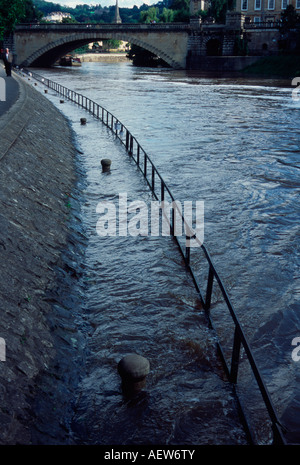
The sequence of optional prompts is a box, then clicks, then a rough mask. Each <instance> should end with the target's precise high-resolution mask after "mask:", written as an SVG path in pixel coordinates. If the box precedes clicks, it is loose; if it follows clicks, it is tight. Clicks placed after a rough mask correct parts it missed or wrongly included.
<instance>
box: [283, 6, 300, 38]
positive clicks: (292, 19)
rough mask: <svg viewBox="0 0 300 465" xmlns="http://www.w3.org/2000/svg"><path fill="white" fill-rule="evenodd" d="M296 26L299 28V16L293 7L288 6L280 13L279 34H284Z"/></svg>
mask: <svg viewBox="0 0 300 465" xmlns="http://www.w3.org/2000/svg"><path fill="white" fill-rule="evenodd" d="M297 26H300V15H299V14H298V13H297V11H296V10H295V8H294V7H293V5H288V6H287V7H286V9H285V10H284V11H283V12H282V13H281V27H280V32H281V33H283V34H284V33H286V32H289V31H290V30H291V29H294V28H296V27H297Z"/></svg>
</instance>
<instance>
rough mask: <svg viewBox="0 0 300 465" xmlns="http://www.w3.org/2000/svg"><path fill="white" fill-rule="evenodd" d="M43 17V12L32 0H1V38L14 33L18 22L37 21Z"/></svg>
mask: <svg viewBox="0 0 300 465" xmlns="http://www.w3.org/2000/svg"><path fill="white" fill-rule="evenodd" d="M41 17H42V13H41V12H40V11H39V10H38V9H37V7H36V6H35V5H34V4H33V2H32V0H0V39H1V40H3V36H4V35H5V34H10V33H12V32H13V30H14V28H15V26H16V24H18V23H20V22H26V23H27V22H28V23H32V22H36V21H39V20H40V19H41Z"/></svg>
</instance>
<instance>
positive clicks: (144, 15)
mask: <svg viewBox="0 0 300 465" xmlns="http://www.w3.org/2000/svg"><path fill="white" fill-rule="evenodd" d="M158 15H159V8H156V7H154V6H152V7H150V8H148V10H146V11H141V13H140V19H141V23H147V24H149V23H153V22H154V21H155V22H156V23H157V22H158V21H159V19H158Z"/></svg>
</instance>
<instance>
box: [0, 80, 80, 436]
mask: <svg viewBox="0 0 300 465" xmlns="http://www.w3.org/2000/svg"><path fill="white" fill-rule="evenodd" d="M16 79H17V80H18V81H19V87H20V95H19V98H18V100H17V101H16V102H15V103H14V104H13V105H12V107H11V109H10V110H9V111H8V112H6V113H5V114H4V115H2V116H1V118H0V137H1V148H0V186H1V189H0V251H1V260H0V276H1V280H0V302H1V304H0V305H1V319H0V338H2V339H4V341H5V347H6V357H5V358H6V359H5V361H3V360H2V361H0V393H1V404H0V424H1V427H0V444H2V445H3V444H5V445H11V444H12V445H14V444H30V443H31V433H30V425H31V424H32V420H33V419H32V411H31V403H32V401H33V400H34V398H35V393H36V390H37V385H36V383H37V382H36V379H37V377H38V376H39V374H40V373H41V372H42V371H43V370H45V369H47V367H48V365H49V363H51V360H53V357H55V352H56V348H55V343H54V339H53V336H52V334H51V331H50V328H49V323H48V317H49V313H50V312H51V303H50V302H49V301H47V292H48V291H51V289H53V288H54V287H55V285H56V284H55V283H56V278H57V277H56V271H55V268H56V267H57V266H60V264H61V261H62V256H61V254H62V251H63V250H64V248H65V247H66V244H67V237H68V221H69V213H70V206H69V200H70V193H71V192H72V188H73V186H74V184H75V180H76V173H75V161H74V158H75V157H74V155H75V151H76V149H75V147H74V144H73V135H72V131H71V129H70V127H69V125H68V122H67V121H66V120H65V118H64V117H63V116H62V115H61V113H60V112H59V111H58V110H57V109H56V108H55V107H54V106H53V105H52V104H51V103H50V102H49V101H48V100H47V99H46V98H45V97H44V96H43V95H41V94H40V93H39V92H38V91H36V90H35V89H34V88H33V87H31V86H30V85H28V84H27V83H26V82H23V81H22V80H21V79H20V78H19V77H16ZM0 104H1V102H0Z"/></svg>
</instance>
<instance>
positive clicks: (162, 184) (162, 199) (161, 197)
mask: <svg viewBox="0 0 300 465" xmlns="http://www.w3.org/2000/svg"><path fill="white" fill-rule="evenodd" d="M164 200H165V183H164V182H163V180H162V179H161V180H160V201H161V202H164Z"/></svg>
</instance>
